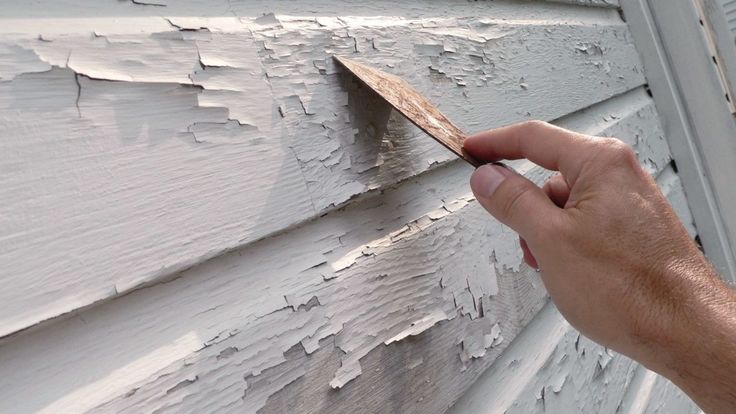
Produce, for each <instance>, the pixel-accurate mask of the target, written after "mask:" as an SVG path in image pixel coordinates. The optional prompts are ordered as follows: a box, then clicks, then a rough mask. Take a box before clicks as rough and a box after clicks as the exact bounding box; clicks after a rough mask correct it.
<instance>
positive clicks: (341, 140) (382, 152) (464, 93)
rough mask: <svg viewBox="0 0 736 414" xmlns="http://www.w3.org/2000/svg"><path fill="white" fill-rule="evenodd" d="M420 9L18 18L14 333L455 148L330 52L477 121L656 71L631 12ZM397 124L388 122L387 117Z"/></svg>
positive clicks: (536, 113)
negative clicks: (375, 92)
mask: <svg viewBox="0 0 736 414" xmlns="http://www.w3.org/2000/svg"><path fill="white" fill-rule="evenodd" d="M323 3H325V5H323V6H322V7H324V8H327V5H328V4H332V3H331V2H323ZM246 4H247V3H244V4H243V5H242V7H244V8H245V10H246V12H250V10H251V8H252V6H248V7H246ZM289 4H291V3H289ZM300 4H301V3H300ZM319 4H320V3H319V2H315V6H314V7H315V10H321V9H320V7H319ZM380 4H383V6H384V7H388V5H389V4H391V5H394V3H380ZM380 4H379V5H373V6H371V7H372V8H369V9H368V10H364V12H365V13H368V12H372V13H377V9H376V8H377V7H379V6H380ZM182 7H183V6H182ZM284 7H285V6H284V5H280V4H277V5H275V6H274V8H275V9H279V10H283V9H284ZM299 7H306V6H299ZM403 7H409V6H403ZM148 9H149V10H154V9H155V10H154V11H155V12H157V13H160V12H161V10H160V9H158V8H152V7H150V6H149V7H148ZM341 10H344V9H341ZM411 10H412V11H413V14H414V15H415V16H414V17H404V16H396V17H391V16H382V17H380V18H371V17H370V16H361V17H355V18H347V17H344V18H343V17H340V18H338V17H320V18H311V17H310V18H305V17H300V16H289V15H288V14H287V15H283V16H282V15H279V17H278V19H277V18H276V17H275V16H273V15H266V16H262V17H258V18H253V17H250V16H253V15H255V13H252V12H251V13H252V14H247V15H246V16H245V17H244V18H243V19H241V20H239V19H235V18H230V17H222V18H216V19H215V20H214V21H213V20H208V19H200V20H197V19H194V20H193V19H192V18H183V17H170V18H168V20H165V19H163V18H160V17H155V18H154V17H150V18H142V17H130V18H123V17H121V18H117V17H115V18H113V17H101V18H96V19H92V18H80V19H77V20H78V21H76V20H75V24H74V25H64V26H63V27H59V26H53V25H52V26H50V27H49V28H48V33H45V31H44V28H38V30H35V29H34V30H33V31H31V32H28V31H29V29H28V27H27V25H26V24H25V22H22V21H18V20H11V21H9V22H8V24H7V25H3V30H4V31H7V32H9V33H13V34H12V35H8V36H4V37H3V40H2V46H0V50H3V49H4V50H5V53H4V54H3V55H2V62H3V66H2V67H3V68H4V73H3V74H2V79H3V81H4V82H3V83H2V84H0V89H1V90H2V93H0V108H2V109H1V111H2V114H3V118H2V119H3V129H4V130H5V131H8V138H7V139H5V140H3V141H2V144H0V145H2V151H3V152H5V153H12V154H17V156H16V157H12V158H11V159H6V160H5V161H4V162H3V164H2V166H1V168H2V170H3V171H4V174H3V178H2V180H3V181H2V184H3V185H2V190H0V191H2V192H3V193H2V195H3V198H4V199H12V200H13V201H12V202H10V203H5V204H3V205H2V217H4V220H3V223H2V228H3V230H4V234H6V237H4V238H3V240H2V241H0V243H2V249H0V252H2V253H0V255H2V256H0V257H2V260H3V262H4V263H6V264H7V266H6V269H5V271H6V274H7V277H6V283H7V286H9V288H8V289H6V290H4V291H3V293H1V294H0V295H1V296H0V303H2V312H1V313H0V315H1V319H0V335H7V334H10V333H12V332H15V331H18V330H20V329H23V328H26V327H29V326H32V325H33V324H35V323H38V322H40V321H42V320H45V319H49V318H53V317H55V316H58V315H60V314H63V313H66V312H69V311H72V310H74V309H77V308H80V307H84V306H87V305H89V304H92V303H95V302H97V301H100V300H104V299H109V298H111V297H114V296H116V295H119V294H121V293H124V292H128V291H130V290H131V289H134V288H136V287H138V286H140V285H142V284H150V283H155V282H156V281H157V280H162V279H165V278H167V277H169V276H171V275H172V274H174V273H175V272H177V271H180V270H182V269H185V268H187V267H189V266H192V265H193V264H195V263H198V262H201V261H203V260H205V259H207V258H211V257H214V256H217V255H219V254H221V253H223V252H225V251H228V250H232V249H234V248H237V247H240V246H243V245H246V244H248V243H251V242H253V241H255V240H258V239H260V238H263V237H266V236H268V235H271V234H274V233H277V232H279V231H283V230H284V229H287V228H290V227H293V226H294V225H297V224H299V223H302V222H304V221H307V220H309V219H311V218H314V217H318V216H319V215H321V214H324V213H325V212H327V211H330V210H332V209H334V207H335V206H340V205H343V204H344V203H346V202H348V201H349V200H350V199H351V198H352V197H355V196H357V195H360V194H362V193H364V192H366V191H370V190H375V189H381V188H385V187H386V186H389V185H392V184H394V183H396V182H398V181H401V180H403V179H406V178H408V177H411V176H414V175H416V174H419V173H422V172H423V171H427V170H429V169H431V168H432V167H433V166H434V165H436V164H438V163H442V162H445V161H447V160H449V159H451V155H450V154H448V153H447V152H445V151H444V149H443V148H441V147H440V146H439V145H437V144H435V143H434V142H431V141H428V140H426V138H425V137H424V136H423V135H422V134H421V133H419V132H418V130H417V129H416V128H413V127H412V126H410V125H409V124H407V123H406V122H405V121H403V120H402V119H400V118H398V117H396V116H390V115H389V112H388V111H387V110H385V109H383V108H384V107H381V108H377V107H376V106H375V105H376V103H375V99H371V97H370V96H367V94H366V93H365V91H364V90H361V89H360V88H359V87H358V86H357V84H356V83H355V82H354V81H352V80H351V79H350V78H348V77H345V76H342V75H341V74H340V73H338V71H337V68H336V67H335V65H334V63H333V62H332V60H331V59H330V56H331V55H332V54H335V53H341V54H347V55H350V56H352V57H354V58H356V59H360V60H361V61H364V62H367V63H372V64H374V65H377V66H379V67H382V68H384V69H386V70H390V71H392V72H394V73H396V74H399V75H402V76H405V77H406V78H407V79H408V80H409V81H410V82H411V83H412V84H414V85H415V86H416V87H417V88H418V89H419V90H421V91H423V92H426V93H427V94H428V95H429V96H430V97H431V98H432V99H433V100H435V101H436V102H437V103H438V104H439V106H440V107H441V109H442V110H444V111H445V112H446V114H447V115H448V116H450V117H451V118H452V119H453V120H455V121H456V122H457V123H458V124H459V125H461V126H462V127H463V128H465V129H467V130H469V131H473V130H478V129H483V128H487V127H491V126H498V125H502V124H506V123H510V122H514V121H520V120H523V119H526V118H541V119H547V120H551V119H555V118H558V117H560V116H562V115H565V114H567V113H570V112H574V111H575V110H579V109H582V108H584V107H587V106H589V105H591V104H593V103H595V102H598V101H601V100H603V99H606V98H607V97H610V96H614V95H617V94H620V93H623V92H625V91H627V90H630V89H632V88H634V87H636V86H638V85H641V84H642V83H643V82H644V77H643V74H642V73H641V70H640V67H639V62H638V58H637V56H636V51H635V48H634V46H633V44H631V41H630V39H629V37H628V31H627V28H626V25H625V24H624V23H623V22H622V21H621V20H620V19H619V17H618V14H617V13H616V11H615V10H611V9H606V8H600V9H599V8H587V7H585V8H575V7H571V6H561V5H551V4H550V5H547V4H534V3H530V4H523V5H516V4H513V3H500V4H485V3H483V4H474V3H467V4H465V3H463V4H454V3H453V4H450V3H448V4H443V5H442V6H441V7H440V6H437V5H435V6H434V7H431V8H428V9H427V10H420V9H418V8H417V7H416V5H415V6H414V7H413V8H411ZM403 11H404V10H403V9H402V8H401V7H399V8H398V10H396V13H401V12H403ZM530 11H531V13H530ZM296 12H298V10H296V11H295V13H296ZM175 13H176V10H172V14H175ZM200 27H206V28H207V29H204V28H203V29H200V30H194V31H191V30H189V29H190V28H200ZM179 28H181V30H179ZM17 31H21V33H20V34H17V33H16V32H17ZM24 31H25V32H24ZM39 32H40V35H41V36H40V38H39ZM591 39H595V40H591ZM387 119H388V130H387V131H384V130H383V129H377V128H381V127H380V126H381V125H386V122H387ZM28 257H33V260H27V258H28Z"/></svg>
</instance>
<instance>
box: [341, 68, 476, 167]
mask: <svg viewBox="0 0 736 414" xmlns="http://www.w3.org/2000/svg"><path fill="white" fill-rule="evenodd" d="M335 60H337V61H338V62H339V63H340V64H341V65H342V66H344V67H345V68H346V69H347V70H349V71H350V72H351V73H352V74H353V75H355V76H356V77H358V79H360V80H361V81H362V82H363V83H365V84H366V85H368V87H369V88H371V89H372V90H374V91H375V92H376V93H378V94H379V95H380V96H381V97H382V98H383V99H385V100H386V102H388V103H389V104H390V105H391V106H392V107H394V108H395V109H396V110H397V111H399V112H400V113H401V114H402V115H404V116H405V117H406V119H408V120H409V121H411V123H413V124H414V125H416V126H417V127H419V129H421V130H422V131H424V132H426V133H427V134H428V135H429V136H430V137H432V138H434V139H435V140H437V141H438V142H439V143H440V144H442V145H444V146H445V147H446V148H447V149H449V150H450V151H452V152H454V153H455V154H456V155H457V156H458V157H460V158H462V159H464V160H465V161H467V162H469V163H470V164H471V165H473V166H475V167H479V166H480V165H481V164H482V163H480V162H478V161H477V160H475V159H473V157H471V156H469V155H468V154H467V153H466V152H465V151H463V140H465V134H463V132H462V131H461V130H460V128H458V127H457V126H455V124H453V123H452V122H451V121H450V120H449V119H447V117H446V116H444V115H443V114H442V112H440V111H439V109H437V107H435V106H434V105H432V103H431V102H429V101H428V100H427V98H425V97H424V96H423V95H422V94H421V93H419V92H418V91H417V90H416V89H414V88H412V87H411V85H409V84H408V83H407V82H406V81H405V80H403V79H401V78H400V77H398V76H396V75H391V74H389V73H385V72H382V71H380V70H378V69H375V68H372V67H370V66H367V65H364V64H362V63H358V62H356V61H354V60H350V59H347V58H344V57H339V56H335Z"/></svg>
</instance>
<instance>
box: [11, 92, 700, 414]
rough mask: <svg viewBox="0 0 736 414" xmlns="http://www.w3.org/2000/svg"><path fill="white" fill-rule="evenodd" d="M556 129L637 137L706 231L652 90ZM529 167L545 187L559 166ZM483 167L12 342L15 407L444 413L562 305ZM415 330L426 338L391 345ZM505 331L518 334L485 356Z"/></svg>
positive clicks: (434, 177)
mask: <svg viewBox="0 0 736 414" xmlns="http://www.w3.org/2000/svg"><path fill="white" fill-rule="evenodd" d="M557 123H558V124H560V125H563V126H567V127H572V128H576V129H578V130H581V131H586V132H589V133H595V134H615V135H618V136H623V137H628V138H629V142H630V143H632V144H635V145H636V146H637V149H638V151H639V154H640V156H641V159H642V162H644V163H645V165H648V167H649V168H650V171H651V172H652V173H654V174H657V175H658V176H659V177H660V178H659V181H660V183H661V184H662V186H663V188H664V189H665V191H666V192H667V193H668V194H670V195H674V196H676V197H673V201H674V203H675V205H676V206H677V207H678V210H679V211H681V212H682V213H681V214H682V217H683V219H684V221H685V222H686V223H691V219H690V218H689V216H688V214H689V212H688V209H687V206H686V203H685V200H684V198H683V197H682V196H681V195H682V192H681V187H680V186H679V184H678V183H677V181H676V180H675V182H674V183H672V177H673V176H674V173H673V172H672V171H671V169H670V168H669V167H668V165H669V151H668V148H667V145H666V143H665V141H664V136H663V134H662V132H661V130H660V129H659V127H658V123H657V120H656V111H655V109H654V106H653V104H652V102H651V100H650V98H649V97H648V96H647V94H646V93H645V91H644V90H643V89H636V90H633V91H631V92H628V93H626V94H623V95H620V96H617V97H614V98H611V99H609V100H606V101H604V102H602V103H600V104H597V105H594V106H592V107H590V108H587V109H585V110H583V111H580V112H577V113H575V114H572V115H570V116H568V117H565V118H563V119H560V120H559V121H558V122H557ZM514 165H515V167H516V168H517V169H518V170H519V171H520V172H522V173H524V174H525V175H527V176H529V177H531V178H532V179H534V180H535V181H537V182H541V181H543V180H544V179H545V178H546V177H547V176H548V174H549V173H548V172H545V171H544V170H542V169H540V168H538V167H533V166H532V165H531V164H528V163H525V162H518V163H515V164H514ZM660 171H663V172H662V173H660ZM468 173H469V168H468V167H467V166H466V165H465V164H464V163H462V162H458V161H453V162H450V163H448V164H447V165H445V166H443V167H441V168H438V169H435V170H433V171H431V172H428V173H425V174H422V175H420V176H418V177H416V178H413V179H411V180H407V181H405V182H403V183H402V184H400V185H399V186H398V187H395V188H392V189H388V190H386V191H385V192H384V193H383V194H374V195H372V196H370V197H365V198H363V199H361V200H358V201H356V202H355V203H352V205H350V206H348V207H346V208H343V209H340V210H337V211H334V212H331V213H329V214H328V215H326V216H324V217H322V218H321V219H320V220H316V221H312V222H310V223H308V224H305V225H303V226H301V227H298V228H296V229H294V230H292V231H289V232H287V233H283V234H281V235H277V236H274V237H271V238H268V239H264V240H262V241H259V242H257V243H255V244H253V245H250V246H247V247H245V248H243V249H240V250H237V251H235V252H232V253H230V254H227V255H224V256H221V257H218V258H216V259H214V260H211V261H209V262H207V263H205V264H203V265H200V266H197V267H195V268H192V269H190V270H188V271H185V272H183V273H182V274H180V275H179V277H178V278H177V279H175V280H172V281H170V282H168V283H164V284H159V285H156V286H153V287H150V288H146V289H141V290H139V291H137V292H134V293H132V294H129V295H126V296H123V297H121V298H119V299H116V300H113V301H111V302H109V303H107V304H104V305H101V306H98V307H93V308H90V309H87V310H85V311H83V312H81V313H79V314H78V315H76V316H74V317H71V318H68V319H66V320H64V321H61V322H58V323H55V324H53V325H51V326H48V327H45V328H44V329H38V330H36V331H33V332H29V333H27V334H24V335H18V336H17V337H13V338H10V339H9V340H8V341H6V343H5V344H3V346H2V347H0V359H2V360H3V361H8V362H7V363H5V364H3V367H2V368H3V370H4V373H3V374H4V376H3V380H2V381H3V384H2V385H3V389H5V390H6V398H4V399H3V400H2V401H3V402H2V404H4V405H3V407H4V408H10V407H19V408H23V411H34V410H37V409H40V408H43V407H46V408H49V409H52V410H73V411H79V410H84V409H92V408H94V407H97V408H99V409H107V410H110V411H125V410H130V411H132V412H135V411H139V410H141V409H144V408H145V409H147V410H148V409H150V410H153V409H156V408H169V409H177V410H178V409H186V410H193V411H198V410H215V409H218V408H219V409H222V408H232V409H234V410H235V409H238V410H240V409H243V408H248V409H251V410H255V409H257V408H260V407H262V406H263V407H264V411H265V412H268V411H269V410H272V411H279V410H280V409H281V408H282V407H284V406H292V405H296V406H297V407H298V410H297V411H303V412H319V411H320V410H322V409H326V408H330V409H333V410H336V411H348V410H350V407H365V408H366V409H368V410H374V411H380V410H381V408H382V407H386V404H388V402H389V401H391V402H392V404H396V407H399V408H401V410H400V411H415V412H442V411H443V410H444V409H445V408H447V407H448V406H449V405H450V404H452V402H453V401H454V400H455V399H456V398H458V396H459V395H460V394H461V393H462V391H463V390H464V389H465V388H467V387H468V386H469V385H470V384H472V383H473V381H474V380H475V378H476V377H477V376H478V375H479V374H480V372H482V370H483V369H484V368H486V367H487V366H489V365H491V364H492V362H493V359H494V358H495V357H496V356H498V355H499V354H500V352H501V351H502V350H504V349H505V348H506V346H507V345H508V344H509V343H510V342H511V341H512V340H513V338H514V337H515V336H516V334H517V333H518V332H519V331H520V330H521V329H522V328H523V327H524V326H525V325H526V324H527V323H528V322H529V321H530V320H531V319H532V318H533V317H534V315H535V313H536V312H537V311H538V310H539V309H540V308H541V307H542V306H543V304H544V303H545V302H546V298H545V293H544V291H543V287H542V285H541V282H540V280H539V279H538V277H537V276H535V274H534V271H533V270H530V269H527V268H526V267H525V266H524V265H522V264H521V258H520V257H519V253H518V251H517V249H518V246H517V241H516V236H515V235H514V234H513V233H512V232H510V231H508V230H506V229H504V228H503V227H502V226H500V225H498V224H497V223H495V222H494V221H492V220H489V219H488V217H487V215H486V213H485V212H484V211H483V210H482V209H481V208H480V207H479V206H478V205H477V204H476V203H475V202H474V201H473V200H472V197H471V195H470V192H469V189H468V187H467V176H468ZM663 177H664V178H663ZM667 177H670V178H667ZM674 178H675V179H676V176H674ZM677 195H679V198H678V197H677ZM481 251H486V252H487V254H485V255H478V254H477V253H475V254H470V253H468V252H481ZM491 251H493V252H494V257H495V260H494V262H495V264H493V263H489V262H488V259H489V256H490V255H491ZM453 253H454V254H453ZM516 271H521V273H516ZM494 274H496V275H498V279H497V281H496V280H495V279H494V277H493V275H494ZM489 281H493V282H494V283H495V286H484V283H485V284H487V283H488V282H489ZM481 304H482V306H483V311H482V316H481V313H480V311H479V310H478V309H480V306H481ZM423 321H426V322H428V323H427V325H421V324H422V323H423ZM412 324H415V325H414V327H412ZM496 324H498V327H499V328H500V332H495V331H494V326H495V325H496ZM417 326H418V327H417ZM402 333H403V334H407V335H410V336H408V337H407V338H406V339H404V340H396V341H393V342H392V338H396V337H397V336H400V335H402ZM494 333H498V334H499V337H502V338H503V339H502V340H500V341H499V343H497V344H495V346H492V347H489V348H488V349H486V347H485V345H486V343H484V340H485V339H486V338H485V335H493V334H494ZM411 335H417V337H416V339H415V338H414V337H413V336H411ZM493 337H495V336H491V338H493ZM497 339H498V338H497ZM538 340H539V341H541V342H544V341H545V340H546V339H544V338H538ZM386 343H388V345H386ZM491 344H493V341H492V342H491ZM306 353H309V355H307V354H306ZM483 354H485V355H486V357H484V358H473V356H476V357H477V356H480V355H483ZM346 367H347V368H349V369H350V371H348V372H347V373H346V372H345V369H346ZM72 371H73V372H74V373H75V374H73V375H72V374H69V375H64V373H65V372H70V373H71V372H72ZM44 372H47V373H48V372H53V373H54V374H53V375H48V374H47V375H43V373H44ZM77 372H83V373H85V375H84V376H78V375H76V373H77ZM447 372H450V373H452V375H445V373H447ZM419 373H422V374H423V375H419ZM353 375H356V377H355V378H354V379H353V380H352V381H349V379H350V378H351V377H352V376H353ZM335 379H338V381H340V382H344V383H345V384H344V387H343V389H341V390H340V391H335V390H333V389H331V387H330V385H329V384H330V382H332V381H334V380H335ZM427 380H428V381H429V382H425V381H427ZM382 384H384V385H382ZM385 384H391V386H390V387H389V386H388V385H385ZM246 388H247V390H246ZM377 388H378V389H379V391H371V392H368V391H369V390H376V389H377ZM406 390H414V391H413V392H412V393H411V394H409V395H404V394H405V393H406ZM315 395H316V397H315ZM402 395H404V397H402ZM298 396H301V397H298ZM269 397H271V398H272V401H273V402H272V403H271V405H269V403H268V401H269V400H268V398H269Z"/></svg>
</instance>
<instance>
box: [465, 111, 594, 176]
mask: <svg viewBox="0 0 736 414" xmlns="http://www.w3.org/2000/svg"><path fill="white" fill-rule="evenodd" d="M463 148H464V149H465V150H466V151H467V152H468V153H469V154H470V155H472V156H473V157H475V158H477V159H479V160H482V161H488V162H494V161H499V160H502V159H508V160H518V159H522V158H526V159H528V160H529V161H531V162H533V163H535V164H537V165H540V166H542V167H544V168H546V169H548V170H554V171H560V172H562V173H563V175H565V176H568V177H571V178H573V177H577V176H578V174H579V172H580V169H581V167H582V165H583V164H584V161H585V160H586V159H587V158H588V157H589V156H591V155H592V151H593V148H592V145H591V140H590V139H589V138H587V137H586V136H585V135H582V134H578V133H576V132H573V131H569V130H567V129H564V128H560V127H557V126H554V125H552V124H548V123H546V122H542V121H527V122H522V123H520V124H514V125H510V126H506V127H503V128H497V129H492V130H489V131H485V132H481V133H479V134H476V135H473V136H470V137H468V138H466V139H465V141H464V142H463ZM573 181H574V180H573Z"/></svg>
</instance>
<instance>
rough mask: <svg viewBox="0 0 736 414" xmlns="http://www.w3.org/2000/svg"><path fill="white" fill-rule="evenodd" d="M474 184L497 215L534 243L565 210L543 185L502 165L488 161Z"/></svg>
mask: <svg viewBox="0 0 736 414" xmlns="http://www.w3.org/2000/svg"><path fill="white" fill-rule="evenodd" d="M470 187H471V188H472V189H473V193H474V194H475V197H476V198H477V199H478V202H480V204H481V205H482V206H483V207H484V208H485V209H486V210H488V212H489V213H491V214H492V215H493V217H495V218H497V219H498V221H500V222H501V223H503V224H505V225H507V226H509V227H511V228H512V229H513V230H515V231H516V232H517V233H519V235H520V236H521V237H523V238H524V239H526V240H528V241H530V242H532V243H534V241H535V240H539V238H540V236H542V235H545V234H549V233H548V232H547V229H549V228H550V225H551V224H553V223H555V222H557V221H558V219H559V217H560V215H561V212H562V210H560V209H559V208H558V207H557V206H555V205H554V203H552V201H551V200H550V199H549V197H547V195H546V194H544V192H543V191H542V189H541V188H539V187H537V186H536V185H535V184H534V183H532V182H531V181H529V180H527V179H526V178H524V177H522V176H521V175H519V174H517V173H516V172H514V171H512V170H511V169H508V168H505V167H503V166H501V165H497V164H486V165H483V166H481V167H480V168H478V169H477V170H475V172H474V173H473V176H472V177H471V178H470Z"/></svg>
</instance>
